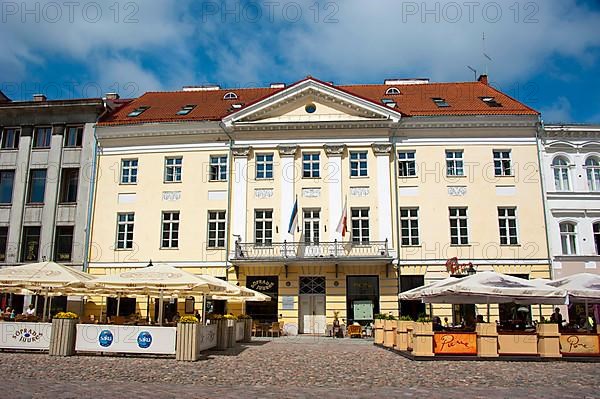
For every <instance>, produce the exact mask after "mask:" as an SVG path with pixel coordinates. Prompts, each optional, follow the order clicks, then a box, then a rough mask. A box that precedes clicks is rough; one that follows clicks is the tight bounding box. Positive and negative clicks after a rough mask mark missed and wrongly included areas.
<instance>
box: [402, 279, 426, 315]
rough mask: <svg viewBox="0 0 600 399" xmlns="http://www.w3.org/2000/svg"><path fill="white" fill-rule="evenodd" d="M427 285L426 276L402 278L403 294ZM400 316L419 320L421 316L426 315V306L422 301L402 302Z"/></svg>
mask: <svg viewBox="0 0 600 399" xmlns="http://www.w3.org/2000/svg"><path fill="white" fill-rule="evenodd" d="M424 285H425V276H423V275H415V276H400V290H401V292H406V291H410V290H412V289H413V288H417V287H422V286H424ZM400 314H401V315H402V316H409V317H410V318H411V319H413V320H417V319H418V318H419V316H420V315H422V314H425V304H424V303H422V302H421V301H400Z"/></svg>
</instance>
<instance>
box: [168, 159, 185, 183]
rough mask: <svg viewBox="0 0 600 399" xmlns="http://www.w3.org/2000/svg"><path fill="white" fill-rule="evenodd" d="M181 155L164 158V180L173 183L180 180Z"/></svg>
mask: <svg viewBox="0 0 600 399" xmlns="http://www.w3.org/2000/svg"><path fill="white" fill-rule="evenodd" d="M182 164H183V158H182V157H172V158H171V157H167V158H165V182H167V183H174V182H180V181H181V168H182Z"/></svg>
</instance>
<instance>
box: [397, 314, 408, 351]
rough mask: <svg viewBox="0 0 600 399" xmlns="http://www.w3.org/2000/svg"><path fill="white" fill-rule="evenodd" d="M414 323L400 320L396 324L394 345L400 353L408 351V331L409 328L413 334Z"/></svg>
mask: <svg viewBox="0 0 600 399" xmlns="http://www.w3.org/2000/svg"><path fill="white" fill-rule="evenodd" d="M412 325H413V321H408V320H398V321H397V322H396V342H395V343H394V349H396V350H398V351H406V350H408V331H409V328H410V330H411V333H412Z"/></svg>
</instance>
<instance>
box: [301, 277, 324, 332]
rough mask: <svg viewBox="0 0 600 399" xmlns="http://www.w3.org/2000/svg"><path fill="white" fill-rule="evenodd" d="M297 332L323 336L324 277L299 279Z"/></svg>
mask: <svg viewBox="0 0 600 399" xmlns="http://www.w3.org/2000/svg"><path fill="white" fill-rule="evenodd" d="M299 294H300V295H299V296H300V307H299V312H298V325H299V327H300V328H299V332H300V333H302V334H325V330H326V328H327V319H326V316H325V277H321V276H310V277H300V291H299Z"/></svg>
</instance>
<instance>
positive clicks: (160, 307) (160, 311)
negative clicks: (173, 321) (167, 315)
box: [158, 290, 163, 326]
mask: <svg viewBox="0 0 600 399" xmlns="http://www.w3.org/2000/svg"><path fill="white" fill-rule="evenodd" d="M158 325H159V326H162V325H163V292H162V290H160V294H159V299H158Z"/></svg>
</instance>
